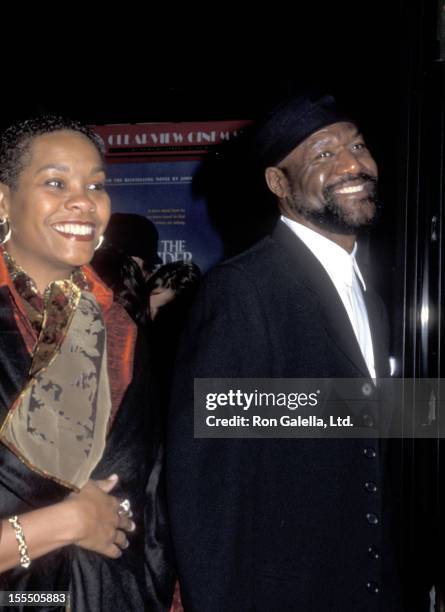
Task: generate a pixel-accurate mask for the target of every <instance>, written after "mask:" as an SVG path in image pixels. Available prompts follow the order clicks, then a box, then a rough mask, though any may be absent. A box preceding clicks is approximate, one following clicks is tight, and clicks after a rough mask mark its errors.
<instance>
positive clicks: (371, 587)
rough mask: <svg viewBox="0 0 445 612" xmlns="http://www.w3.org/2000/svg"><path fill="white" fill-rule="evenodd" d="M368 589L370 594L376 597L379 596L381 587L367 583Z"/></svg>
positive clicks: (373, 583)
mask: <svg viewBox="0 0 445 612" xmlns="http://www.w3.org/2000/svg"><path fill="white" fill-rule="evenodd" d="M366 588H367V589H368V592H369V593H373V594H374V595H378V594H379V593H380V585H379V584H377V582H367V583H366Z"/></svg>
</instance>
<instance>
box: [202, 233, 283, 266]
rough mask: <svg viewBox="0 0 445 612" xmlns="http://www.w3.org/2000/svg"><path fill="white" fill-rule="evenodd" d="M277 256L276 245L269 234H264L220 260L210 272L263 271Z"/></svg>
mask: <svg viewBox="0 0 445 612" xmlns="http://www.w3.org/2000/svg"><path fill="white" fill-rule="evenodd" d="M277 257H278V253H277V245H276V244H275V242H274V240H273V239H272V238H271V237H270V236H266V237H265V238H263V239H261V240H260V241H259V242H256V243H255V244H254V245H252V246H251V247H250V248H248V249H246V250H245V251H243V252H241V253H239V254H238V255H235V256H234V257H231V258H230V259H226V260H225V261H222V262H221V263H219V264H218V265H217V266H215V267H214V268H213V270H212V272H213V273H223V274H231V273H236V271H239V272H240V273H244V274H249V273H253V274H256V273H257V271H258V270H263V271H264V270H265V268H269V267H270V266H271V265H273V263H274V262H275V261H277Z"/></svg>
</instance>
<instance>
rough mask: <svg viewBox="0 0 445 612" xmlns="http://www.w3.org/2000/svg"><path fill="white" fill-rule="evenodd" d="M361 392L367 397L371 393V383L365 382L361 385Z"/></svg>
mask: <svg viewBox="0 0 445 612" xmlns="http://www.w3.org/2000/svg"><path fill="white" fill-rule="evenodd" d="M362 393H363V395H366V397H369V396H370V395H371V394H372V385H371V383H365V384H364V385H363V387H362Z"/></svg>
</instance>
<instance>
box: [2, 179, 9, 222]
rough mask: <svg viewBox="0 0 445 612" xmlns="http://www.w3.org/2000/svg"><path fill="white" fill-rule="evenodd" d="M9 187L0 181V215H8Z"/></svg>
mask: <svg viewBox="0 0 445 612" xmlns="http://www.w3.org/2000/svg"><path fill="white" fill-rule="evenodd" d="M9 194H10V188H9V187H8V185H5V183H0V217H3V218H5V217H9V208H10V198H9Z"/></svg>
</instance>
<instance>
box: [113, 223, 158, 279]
mask: <svg viewBox="0 0 445 612" xmlns="http://www.w3.org/2000/svg"><path fill="white" fill-rule="evenodd" d="M105 241H106V243H107V244H110V245H112V246H113V247H115V248H116V249H120V250H121V251H124V252H125V253H126V254H127V255H130V256H134V257H140V258H141V259H143V260H144V263H145V265H146V267H147V269H148V270H152V269H153V268H154V267H155V266H156V264H158V263H161V262H162V260H161V258H160V257H159V256H158V252H157V251H158V231H157V229H156V227H155V225H154V223H152V222H151V221H150V220H149V219H147V217H143V216H142V215H135V214H131V213H113V214H112V215H111V217H110V221H109V223H108V226H107V229H106V230H105Z"/></svg>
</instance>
